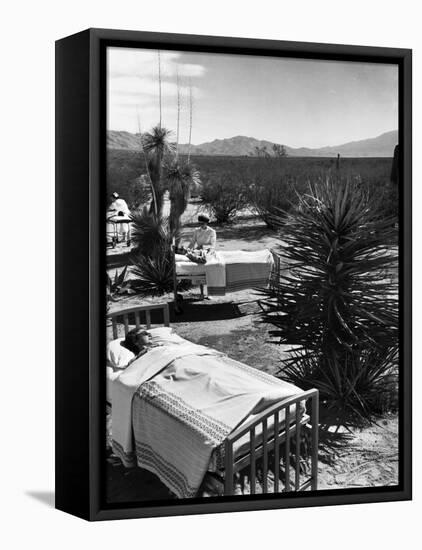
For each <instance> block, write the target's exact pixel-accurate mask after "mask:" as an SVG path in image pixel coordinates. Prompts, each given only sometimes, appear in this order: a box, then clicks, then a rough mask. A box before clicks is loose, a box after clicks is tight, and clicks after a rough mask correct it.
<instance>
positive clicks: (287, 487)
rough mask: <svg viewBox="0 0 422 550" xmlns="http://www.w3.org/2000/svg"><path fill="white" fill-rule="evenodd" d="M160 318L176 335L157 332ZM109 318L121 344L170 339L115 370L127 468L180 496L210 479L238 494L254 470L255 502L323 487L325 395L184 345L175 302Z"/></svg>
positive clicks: (110, 394)
mask: <svg viewBox="0 0 422 550" xmlns="http://www.w3.org/2000/svg"><path fill="white" fill-rule="evenodd" d="M155 310H159V311H158V312H157V311H155ZM157 313H160V314H161V315H162V322H160V325H162V327H166V328H160V327H158V326H157V327H156V328H151V326H152V323H151V319H152V317H151V315H152V314H154V315H156V314H157ZM108 318H109V323H110V332H111V333H112V335H110V338H112V339H113V340H112V342H115V341H117V340H118V338H119V336H120V337H123V335H126V334H127V332H128V331H129V330H130V328H132V326H141V323H142V325H143V324H145V325H146V326H147V328H148V329H150V330H151V333H154V331H157V332H156V334H163V331H167V332H166V334H168V337H169V338H170V341H169V342H168V343H167V344H165V345H164V344H160V345H157V346H156V347H154V348H153V349H151V350H150V351H149V352H148V353H147V354H145V355H144V356H142V357H140V358H138V359H136V360H135V361H133V362H132V363H130V365H129V366H128V367H127V368H126V369H121V372H120V373H117V375H116V372H115V371H113V372H109V368H108V367H107V371H108V374H107V388H108V389H107V400H108V403H109V407H110V409H111V418H112V421H111V431H112V435H111V437H110V442H111V445H112V449H113V452H114V454H115V455H117V456H118V457H119V458H120V459H121V461H122V463H123V464H124V465H125V466H126V467H133V466H136V465H137V466H139V467H141V468H145V469H147V470H149V471H152V472H153V473H154V474H156V475H157V476H158V477H159V478H160V480H161V481H162V482H163V483H164V484H165V485H166V486H167V487H168V488H169V489H170V490H171V491H172V492H173V493H174V494H175V495H176V496H177V497H179V498H187V497H193V496H198V495H199V494H201V493H200V489H201V487H203V484H204V483H206V481H207V479H208V480H210V479H213V480H218V482H219V483H220V485H221V488H222V489H221V494H223V495H226V496H227V495H233V494H235V492H236V490H235V485H236V482H237V481H236V480H237V479H238V478H239V476H240V475H241V474H242V475H244V473H245V472H247V476H248V482H249V484H250V491H249V492H250V494H254V493H255V492H263V493H268V492H275V493H279V492H290V491H303V490H307V489H311V490H316V489H317V468H318V462H317V455H318V391H317V390H315V389H313V390H309V391H302V390H300V389H299V388H297V387H295V386H292V385H290V384H287V383H284V382H282V381H280V380H278V379H277V378H275V377H273V376H270V375H268V374H266V373H263V372H261V371H258V370H257V369H253V368H252V367H249V366H247V365H245V364H243V363H240V362H238V361H235V360H233V359H230V358H229V357H227V356H226V355H225V354H223V353H221V352H218V351H216V350H212V349H211V348H206V347H204V346H198V345H197V344H193V343H192V342H189V341H188V340H185V339H184V338H181V337H180V336H178V335H177V334H176V333H174V331H172V329H171V327H170V322H169V307H168V304H160V305H152V306H149V305H148V306H139V307H136V308H131V309H125V310H120V311H116V312H113V313H111V314H109V315H108ZM154 321H155V323H154V324H156V321H157V319H155V320H154ZM160 331H161V332H160ZM154 334H155V333H154ZM153 340H154V336H153ZM199 358H200V360H199ZM210 388H211V389H210ZM304 441H306V448H307V451H306V452H307V467H306V468H303V465H304V462H305V461H304V457H303V456H302V454H303V443H304Z"/></svg>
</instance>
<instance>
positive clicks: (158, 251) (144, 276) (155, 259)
mask: <svg viewBox="0 0 422 550" xmlns="http://www.w3.org/2000/svg"><path fill="white" fill-rule="evenodd" d="M176 235H177V234H176V232H175V231H172V230H171V229H170V224H169V220H168V218H163V217H162V216H157V215H155V213H152V212H150V211H149V209H148V208H147V207H144V208H143V209H142V210H138V211H137V212H136V213H134V214H133V215H132V239H133V241H134V243H135V249H134V251H133V253H132V262H133V267H132V274H133V275H134V276H135V277H136V280H135V281H134V283H133V286H134V287H135V288H136V289H137V290H138V291H141V292H145V293H149V294H163V293H165V292H169V291H170V290H171V289H172V288H173V259H172V249H171V247H172V241H173V238H174V237H175V236H176Z"/></svg>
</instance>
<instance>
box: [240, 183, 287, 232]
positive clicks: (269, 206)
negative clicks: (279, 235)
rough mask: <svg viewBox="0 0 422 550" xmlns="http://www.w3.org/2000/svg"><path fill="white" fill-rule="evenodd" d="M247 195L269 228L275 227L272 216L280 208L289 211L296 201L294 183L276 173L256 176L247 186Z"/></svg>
mask: <svg viewBox="0 0 422 550" xmlns="http://www.w3.org/2000/svg"><path fill="white" fill-rule="evenodd" d="M248 197H249V203H250V204H251V206H253V207H254V208H255V210H256V212H257V213H258V215H259V216H260V218H261V219H262V220H263V221H264V222H265V223H266V225H267V226H268V227H269V228H270V229H275V225H274V221H273V219H274V216H275V215H277V214H279V211H280V210H283V211H285V212H287V211H289V210H290V209H291V208H292V206H293V205H294V204H295V202H296V201H297V195H296V191H295V186H294V183H293V182H292V181H288V180H287V179H284V178H282V177H281V176H280V175H277V174H274V175H271V176H270V177H268V176H267V177H257V178H256V179H255V182H254V183H253V184H252V185H250V186H249V189H248Z"/></svg>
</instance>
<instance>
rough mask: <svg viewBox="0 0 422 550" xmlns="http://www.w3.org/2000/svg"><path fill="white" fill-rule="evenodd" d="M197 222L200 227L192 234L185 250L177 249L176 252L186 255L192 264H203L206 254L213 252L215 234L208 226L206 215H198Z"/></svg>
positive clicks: (215, 239)
mask: <svg viewBox="0 0 422 550" xmlns="http://www.w3.org/2000/svg"><path fill="white" fill-rule="evenodd" d="M198 221H199V223H200V224H201V225H200V227H198V229H195V231H194V232H193V235H192V238H191V240H190V243H189V245H188V248H187V250H186V249H183V248H182V249H178V250H177V252H180V253H182V254H186V256H187V257H188V258H189V260H191V261H193V262H196V263H203V264H204V263H206V261H207V259H206V256H207V254H212V253H213V252H215V244H216V241H217V234H216V232H215V230H214V229H212V228H211V227H209V226H208V223H209V221H210V219H209V217H208V216H207V215H205V214H200V215H199V216H198Z"/></svg>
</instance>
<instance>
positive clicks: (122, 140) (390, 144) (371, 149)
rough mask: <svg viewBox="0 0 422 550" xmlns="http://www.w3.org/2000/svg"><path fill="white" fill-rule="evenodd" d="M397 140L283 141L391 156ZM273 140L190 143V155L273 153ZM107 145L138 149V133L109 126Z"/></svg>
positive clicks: (394, 136) (311, 152) (319, 153)
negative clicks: (330, 143)
mask: <svg viewBox="0 0 422 550" xmlns="http://www.w3.org/2000/svg"><path fill="white" fill-rule="evenodd" d="M397 143H398V131H397V130H392V131H391V132H385V133H384V134H381V135H379V136H376V137H373V138H369V139H361V140H359V141H350V142H348V143H343V144H341V145H334V146H331V145H330V146H326V147H319V148H308V147H299V148H294V147H289V146H288V145H284V147H285V150H286V153H287V155H288V156H289V157H336V156H337V155H338V154H340V155H341V156H342V157H392V156H393V153H394V147H395V146H396V144H397ZM273 145H274V142H271V141H266V140H259V139H255V138H253V137H246V136H235V137H231V138H226V139H215V140H213V141H210V142H206V143H201V144H200V145H191V146H190V153H191V155H207V156H208V155H224V156H236V157H238V156H251V155H254V154H255V151H256V149H255V148H256V147H259V148H260V149H261V150H262V148H263V147H266V149H267V151H268V152H269V153H270V154H271V155H272V154H273V149H272V147H273ZM107 147H108V148H109V149H132V150H135V149H139V134H131V133H130V132H124V131H116V130H109V131H108V132H107ZM188 150H189V146H188V145H187V144H180V145H179V152H180V153H181V154H186V153H187V152H188Z"/></svg>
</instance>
